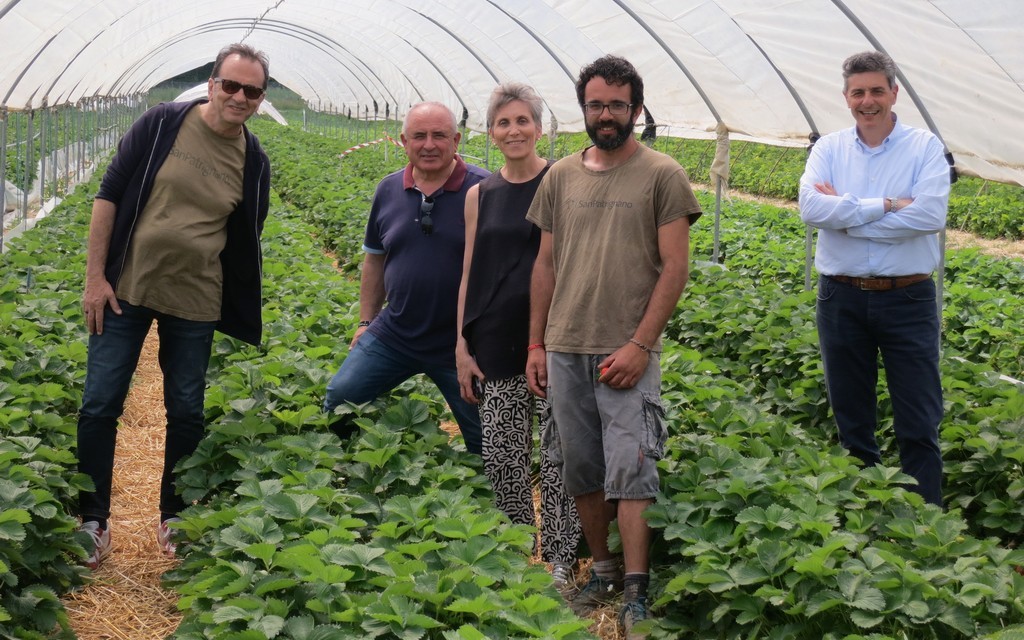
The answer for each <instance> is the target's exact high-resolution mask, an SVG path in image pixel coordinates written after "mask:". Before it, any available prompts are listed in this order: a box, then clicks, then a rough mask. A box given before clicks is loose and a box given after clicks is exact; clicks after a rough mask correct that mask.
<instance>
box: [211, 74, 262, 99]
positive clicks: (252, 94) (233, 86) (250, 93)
mask: <svg viewBox="0 0 1024 640" xmlns="http://www.w3.org/2000/svg"><path fill="white" fill-rule="evenodd" d="M213 81H214V82H219V83H220V88H221V89H223V90H224V93H226V94H228V95H229V96H233V95H235V94H236V93H238V91H239V89H241V91H242V93H244V94H245V97H246V98H248V99H249V100H255V99H257V98H259V97H260V96H262V95H263V87H256V86H253V85H251V84H242V83H241V82H237V81H235V80H228V79H226V78H214V79H213Z"/></svg>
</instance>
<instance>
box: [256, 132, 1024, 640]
mask: <svg viewBox="0 0 1024 640" xmlns="http://www.w3.org/2000/svg"><path fill="white" fill-rule="evenodd" d="M268 144H270V143H269V142H268ZM365 157H371V156H369V155H367V156H365ZM378 175H379V174H378ZM376 179H377V176H373V175H372V172H371V176H370V177H369V181H370V182H371V183H372V182H373V181H375V180H376ZM371 188H372V187H371V186H370V185H369V184H368V185H367V186H365V187H364V190H365V191H366V193H367V194H369V192H370V189H371ZM704 197H705V198H706V197H707V195H706V194H705V196H704ZM363 207H364V209H363V210H362V211H358V210H356V211H355V212H354V213H355V215H356V216H357V217H356V218H355V219H352V218H351V216H352V214H353V210H352V209H347V210H345V211H339V212H338V218H339V222H338V223H337V224H341V225H346V226H348V227H354V228H357V229H361V227H362V225H363V224H364V223H365V210H366V209H365V207H366V204H365V201H364V204H363ZM356 209H358V207H357V208H356ZM751 209H755V208H754V207H753V206H752V207H751ZM748 213H749V215H746V216H743V217H741V218H739V219H740V220H741V221H742V222H743V223H745V224H740V225H739V226H740V227H741V228H739V229H733V230H731V232H732V233H734V235H735V242H736V243H737V244H739V242H740V241H741V240H742V241H745V242H746V243H748V244H749V245H750V246H758V247H759V251H758V252H757V253H756V254H755V256H756V257H754V258H750V263H749V264H741V267H740V268H738V269H735V270H734V269H733V268H732V264H731V263H730V270H729V271H723V270H720V269H718V268H715V267H704V268H699V269H697V270H696V272H695V273H694V279H693V282H692V283H691V286H690V288H689V291H688V293H687V297H686V299H684V301H683V303H682V304H681V306H680V310H679V312H678V313H677V316H676V318H675V319H674V320H673V324H672V326H671V327H670V330H669V332H668V333H669V335H670V336H671V337H672V338H674V339H676V340H678V341H679V342H682V343H684V344H686V345H687V347H694V348H695V349H696V351H690V349H689V348H683V347H680V346H677V345H673V343H672V342H669V346H667V347H666V350H665V354H664V356H663V359H664V361H665V370H666V375H665V384H664V387H665V394H664V395H665V399H666V403H667V404H668V405H669V407H670V415H671V416H672V417H671V420H670V422H671V430H672V433H673V438H672V440H670V443H671V444H670V451H671V454H670V456H669V457H668V460H666V461H665V462H664V463H663V464H664V465H665V470H666V472H667V473H666V474H665V478H666V481H665V483H664V487H663V489H664V496H663V498H662V499H661V500H660V501H659V504H658V507H656V508H655V511H656V515H655V519H654V521H655V523H656V526H657V528H658V529H659V530H661V531H662V532H663V540H662V544H660V545H659V550H658V551H657V552H656V554H655V558H654V564H655V567H656V575H657V576H658V578H657V579H656V583H657V584H658V585H659V588H660V589H661V591H660V593H661V598H660V603H661V604H663V605H665V609H664V613H665V614H666V615H665V616H664V617H663V619H662V621H661V622H659V631H658V632H657V633H660V634H662V635H660V636H659V637H677V634H678V633H681V632H684V631H687V632H696V633H698V634H700V635H699V637H733V636H734V635H739V634H742V635H744V636H745V637H747V636H749V637H807V638H811V637H814V638H821V637H842V636H843V635H846V634H848V633H850V634H852V633H868V632H875V633H876V636H875V637H887V636H886V634H889V633H892V634H894V635H895V636H899V635H901V634H906V633H910V634H911V635H914V636H915V637H916V636H917V635H919V634H927V635H933V634H934V635H935V636H936V637H976V635H978V634H980V633H983V632H988V631H991V630H995V629H998V628H999V627H1000V626H1001V625H1004V624H1007V623H1014V622H1019V621H1020V620H1021V615H1022V610H1021V603H1020V597H1019V595H1018V593H1017V592H1018V588H1019V579H1018V576H1017V574H1016V573H1015V572H1014V571H1013V566H1014V565H1015V564H1016V563H1018V562H1019V561H1020V557H1018V554H1017V553H1016V552H1012V551H1009V550H1008V548H1009V546H1011V545H1015V544H1016V540H1015V535H1016V531H1015V528H1016V524H1015V522H1018V521H1020V516H1021V515H1022V514H1021V513H1020V512H1019V511H1014V510H1013V508H1012V507H1011V508H1007V505H1006V504H1005V501H1002V502H1000V501H996V500H992V499H993V498H995V497H996V496H998V495H1001V494H1003V493H1004V492H1006V491H1009V492H1010V495H1012V494H1013V492H1015V491H1017V489H1015V486H1016V485H1019V483H1020V465H1019V461H1020V455H1021V452H1020V450H1019V447H1017V446H1016V445H1015V444H1013V442H1014V441H1013V440H1008V441H1007V443H1006V446H1005V447H1000V446H998V445H996V446H989V447H988V448H987V449H985V448H982V447H979V446H978V445H977V440H979V438H978V431H977V429H975V430H974V431H962V432H961V431H960V430H964V429H967V427H968V425H977V424H978V423H979V421H980V422H981V423H982V424H983V425H984V426H983V427H981V428H980V429H981V430H982V431H984V433H985V434H987V435H991V436H993V438H994V439H998V435H997V434H1000V433H1012V432H1014V431H1017V432H1019V429H1020V421H1021V416H1022V415H1024V407H1021V406H1020V402H1019V401H1015V400H1014V398H1015V397H1017V396H1019V391H1018V390H1017V389H1016V388H1015V387H1013V386H1012V385H1010V384H1008V383H1006V382H1003V381H1000V380H999V379H998V377H997V376H996V375H994V373H993V372H992V371H991V370H990V369H988V368H986V367H984V366H982V365H971V364H970V363H958V361H950V362H947V363H944V369H945V372H946V373H945V380H946V384H947V387H948V388H949V389H948V391H947V398H948V404H949V405H950V408H951V412H950V418H949V420H948V422H949V425H948V426H947V427H945V428H944V432H943V436H944V440H951V442H947V443H946V445H945V454H946V456H947V459H949V460H948V461H949V463H950V464H949V467H950V468H949V479H950V482H949V485H950V486H949V488H950V495H951V499H950V502H951V505H954V506H957V507H959V508H960V509H954V510H953V511H951V512H950V513H942V512H941V511H938V510H934V509H931V508H929V507H925V506H923V505H922V504H921V501H920V499H919V498H918V497H917V496H916V494H909V493H907V492H906V491H905V490H904V489H903V488H902V487H903V485H905V483H907V482H909V481H910V479H909V478H907V477H906V476H903V475H902V474H900V473H899V472H898V471H896V470H894V469H884V468H879V469H873V470H869V471H864V470H861V469H860V468H859V467H858V466H857V465H856V464H855V463H854V461H853V460H852V459H851V458H849V457H847V456H845V455H844V453H843V452H842V451H841V450H840V449H839V448H838V446H837V445H836V444H835V434H834V433H833V432H832V429H831V425H830V420H829V416H828V410H827V403H826V401H825V397H824V393H823V380H822V377H821V370H820V359H819V357H818V354H817V347H816V338H815V334H814V327H813V293H804V292H802V273H801V272H800V271H799V270H796V269H793V268H792V264H794V263H796V264H799V260H794V259H791V258H787V257H786V256H787V255H788V256H794V255H795V256H799V255H801V253H800V252H799V251H793V248H794V247H799V246H800V242H802V229H800V227H799V222H798V221H797V222H796V224H795V225H794V224H792V222H791V220H792V219H794V218H795V216H792V215H791V213H789V214H782V213H780V212H779V211H777V210H775V211H771V210H770V211H768V212H767V213H761V212H758V211H750V212H748ZM730 223H731V221H730ZM760 229H767V232H766V233H760V232H758V230H760ZM794 231H795V233H793V232H794ZM701 233H704V234H705V235H704V237H701V235H700V234H701ZM706 233H707V232H706V231H703V232H701V231H699V230H698V231H697V233H695V242H694V244H695V247H698V248H699V247H701V246H706V245H707V237H706ZM787 234H789V235H791V236H793V237H794V238H795V240H794V241H792V242H791V241H789V240H787V239H785V238H784V236H785V235H787ZM728 237H729V236H728V235H727V238H728ZM734 255H735V254H734ZM762 258H763V259H762ZM339 259H344V258H341V257H339ZM964 278H965V279H969V276H968V275H964ZM698 354H700V355H698ZM966 381H971V382H968V383H967V384H966V385H965V384H964V383H965V382H966ZM972 384H973V385H974V386H972ZM982 414H987V415H986V416H985V417H981V416H982ZM958 433H960V434H962V435H965V436H966V437H964V438H963V439H962V440H953V439H954V438H957V437H959V436H958ZM748 448H749V450H748ZM886 448H887V449H888V450H889V451H890V452H892V451H893V445H892V443H891V442H886ZM709 458H710V459H711V462H709V461H708V459H709ZM719 459H720V460H721V461H722V462H723V463H724V462H728V464H725V466H724V467H723V470H722V471H721V472H720V473H716V472H714V467H713V466H708V465H709V464H713V463H716V462H717V461H718V460H719ZM982 469H984V471H982ZM741 471H743V472H747V471H749V477H747V475H744V473H741ZM982 482H985V483H988V484H989V485H990V486H992V487H993V490H992V491H989V492H986V491H979V489H981V488H982V487H981V483H982ZM972 483H973V484H972ZM833 485H835V486H833ZM830 488H831V489H830ZM990 500H992V501H994V502H1000V504H999V507H998V510H1001V511H998V510H997V511H998V512H993V513H987V514H986V513H984V511H985V510H986V507H985V506H984V504H985V503H986V502H989V501H990ZM772 505H776V506H777V507H778V506H779V505H785V507H784V510H785V512H784V513H782V514H781V515H782V516H784V520H786V521H785V522H783V523H781V524H775V520H776V519H777V518H778V517H779V516H780V513H776V511H778V508H777V509H776V510H773V511H771V513H768V514H767V515H757V514H759V513H760V511H758V509H761V510H765V509H768V508H769V507H771V506H772ZM796 509H799V510H800V511H799V512H796V513H803V512H806V513H807V514H810V515H809V516H808V517H809V518H811V519H810V520H807V521H806V522H805V521H803V520H801V519H800V518H799V517H797V516H794V515H793V513H794V512H795V510H796ZM786 514H789V515H786ZM865 514H871V515H870V517H868V516H866V515H865ZM965 515H969V516H971V518H970V519H965V518H964V516H965ZM754 517H756V518H759V519H761V520H763V521H764V522H765V523H768V524H766V525H762V526H753V525H752V524H751V523H752V522H753V521H751V520H749V519H750V518H754ZM789 520H793V522H789ZM794 523H799V528H798V529H797V530H798V531H800V532H802V535H800V536H796V535H794V532H793V529H794V527H795V526H796V524H794ZM851 523H853V524H851ZM766 526H767V527H768V529H770V530H774V531H775V532H774V533H772V534H770V535H769V534H768V533H766V531H767V530H766V529H765V527H766ZM936 529H938V530H941V531H942V532H943V533H942V534H941V535H939V536H937V537H936V539H935V540H934V541H932V542H930V543H929V544H931V545H932V546H933V547H936V549H929V550H928V553H925V551H924V550H922V549H918V548H917V546H915V545H921V544H923V543H924V542H926V540H925V539H924V538H921V536H925V538H927V537H928V536H929V535H933V534H932V532H933V531H935V530H936ZM693 530H698V531H697V532H696V533H695V532H694V531H693ZM684 531H685V536H684V535H683V532H684ZM897 534H898V535H897ZM993 534H994V535H999V536H1001V537H1002V539H1003V542H1004V544H1002V545H1000V543H999V541H998V540H997V539H996V538H991V537H988V536H991V535H993ZM672 541H676V542H672ZM769 541H770V542H769ZM837 541H838V544H837ZM712 542H714V543H715V544H719V545H721V546H720V548H716V547H713V546H709V545H711V544H712ZM762 545H763V546H762ZM808 554H817V555H816V556H814V557H815V558H820V559H821V563H820V566H817V565H815V564H814V563H813V562H810V563H809V562H808V561H807V556H808ZM918 555H922V556H923V557H922V558H918V557H917V556H918ZM768 556H772V557H773V559H772V560H771V566H770V568H765V565H764V562H767V560H764V558H766V557H768ZM968 556H969V557H970V558H972V559H971V560H967V561H965V560H964V558H965V557H968ZM865 557H867V558H868V560H867V561H865V560H864V558H865ZM743 558H746V559H743ZM716 559H717V560H716ZM728 559H731V560H728ZM925 560H926V561H927V562H924V561H925ZM799 561H804V562H803V563H802V564H801V563H800V562H799ZM856 562H861V565H857V564H856ZM917 563H923V565H922V566H925V567H927V569H924V570H921V569H917V568H914V569H913V570H910V569H907V568H906V566H907V565H915V564H917ZM958 563H959V564H958ZM734 564H735V566H734ZM961 565H963V566H964V567H966V566H976V567H978V571H976V572H969V573H964V571H963V568H962V567H961ZM982 568H983V569H982ZM805 574H810V576H807V575H805ZM876 574H877V575H876ZM950 576H954V577H957V578H958V579H957V580H954V581H952V582H950ZM959 578H963V580H962V581H960V580H959ZM905 583H906V584H918V585H919V588H918V589H917V590H911V591H906V592H904V591H905V590H904V589H903V588H902V587H901V588H896V586H895V585H897V584H905ZM772 585H774V587H773V588H774V589H775V591H771V590H770V589H769V587H771V586H772ZM798 586H799V588H797V587H798ZM981 594H985V595H983V596H982V595H981ZM862 597H863V599H862ZM711 603H714V606H711ZM707 611H714V614H713V615H711V616H707V615H706V613H707ZM673 612H674V613H673ZM826 612H828V614H827V615H826ZM675 614H678V615H675ZM840 621H842V624H840ZM830 633H831V634H833V635H829V634H830Z"/></svg>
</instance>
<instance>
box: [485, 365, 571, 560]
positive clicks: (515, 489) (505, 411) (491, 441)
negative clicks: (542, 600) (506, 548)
mask: <svg viewBox="0 0 1024 640" xmlns="http://www.w3.org/2000/svg"><path fill="white" fill-rule="evenodd" d="M535 415H536V417H537V422H538V424H539V425H540V428H541V434H542V437H541V442H544V441H545V438H544V437H543V434H544V432H545V430H546V429H552V428H554V427H553V425H552V423H551V408H550V407H549V405H548V403H547V401H545V400H543V399H541V398H537V397H535V396H533V394H531V393H530V390H529V388H528V387H527V386H526V376H525V375H520V376H515V377H513V378H505V379H503V380H493V381H491V380H485V381H484V383H483V390H482V394H481V399H480V422H481V426H482V427H483V461H484V473H485V474H486V475H487V478H488V479H489V480H490V481H491V487H492V488H493V489H494V494H495V496H496V498H497V502H498V508H499V509H501V510H502V511H503V512H504V513H505V515H507V516H508V517H509V519H510V520H511V521H512V522H514V523H516V524H526V525H530V526H536V524H537V521H536V517H535V514H534V508H533V482H532V480H531V468H532V466H533V465H532V463H533V460H532V459H533V418H534V416H535ZM582 531H583V530H582V527H581V525H580V517H579V514H578V513H576V501H575V500H574V499H573V498H571V497H570V496H569V495H567V494H566V493H565V489H564V488H563V487H562V470H561V467H560V466H557V465H554V464H552V463H551V461H550V460H549V459H548V456H547V452H546V451H544V450H543V449H542V450H541V452H540V547H541V559H543V560H544V562H562V563H565V564H572V563H573V562H575V560H576V548H577V547H578V546H579V542H580V537H581V534H582Z"/></svg>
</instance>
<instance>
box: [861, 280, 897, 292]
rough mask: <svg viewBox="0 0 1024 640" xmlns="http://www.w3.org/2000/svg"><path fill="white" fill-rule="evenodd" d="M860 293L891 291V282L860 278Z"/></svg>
mask: <svg viewBox="0 0 1024 640" xmlns="http://www.w3.org/2000/svg"><path fill="white" fill-rule="evenodd" d="M860 289H861V291H888V290H889V289H892V280H891V279H889V278H861V279H860Z"/></svg>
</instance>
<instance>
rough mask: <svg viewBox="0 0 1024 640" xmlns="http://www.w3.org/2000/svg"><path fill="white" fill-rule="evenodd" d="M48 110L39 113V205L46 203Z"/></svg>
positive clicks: (48, 139) (48, 137) (44, 108)
mask: <svg viewBox="0 0 1024 640" xmlns="http://www.w3.org/2000/svg"><path fill="white" fill-rule="evenodd" d="M49 112H50V110H49V109H47V108H46V107H43V110H42V111H40V112H39V118H40V120H41V122H40V123H39V203H40V204H42V203H43V202H46V156H47V155H48V154H47V152H46V145H47V143H48V142H49V141H50V136H49V135H48V134H49V128H50V118H49V117H48V116H49Z"/></svg>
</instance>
